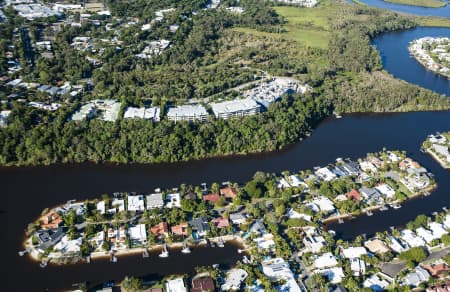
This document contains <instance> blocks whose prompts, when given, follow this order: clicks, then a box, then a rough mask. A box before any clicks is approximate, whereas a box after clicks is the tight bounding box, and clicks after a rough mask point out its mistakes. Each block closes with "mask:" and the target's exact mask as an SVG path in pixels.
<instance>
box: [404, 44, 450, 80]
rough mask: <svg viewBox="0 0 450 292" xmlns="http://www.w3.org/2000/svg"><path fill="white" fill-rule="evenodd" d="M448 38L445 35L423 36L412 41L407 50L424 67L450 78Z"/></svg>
mask: <svg viewBox="0 0 450 292" xmlns="http://www.w3.org/2000/svg"><path fill="white" fill-rule="evenodd" d="M449 48H450V39H449V38H446V37H440V38H432V37H423V38H420V39H416V40H414V41H412V42H411V43H410V45H409V47H408V50H409V52H410V53H411V55H413V56H414V58H415V59H416V60H417V61H418V62H419V63H420V64H422V66H424V67H425V68H427V69H428V70H430V71H433V72H434V73H436V74H439V75H441V76H444V77H446V78H450V68H449V67H450V65H449V64H450V63H449V62H448V61H447V59H449V60H450V54H449V53H447V50H448V49H449Z"/></svg>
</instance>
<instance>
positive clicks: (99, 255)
mask: <svg viewBox="0 0 450 292" xmlns="http://www.w3.org/2000/svg"><path fill="white" fill-rule="evenodd" d="M207 240H208V241H210V242H214V243H216V244H217V242H219V240H223V242H224V243H227V242H233V241H234V242H235V243H237V245H239V247H242V249H240V248H239V249H238V251H239V250H242V251H245V250H247V249H248V248H249V246H247V244H246V243H245V240H244V239H243V238H242V237H241V236H239V235H224V236H219V237H211V238H205V239H201V240H199V241H198V242H196V243H195V244H187V245H188V247H189V248H195V247H201V248H205V247H208V243H207ZM22 247H24V248H25V249H26V250H28V249H29V250H30V252H28V253H27V254H25V256H26V257H27V258H28V259H29V260H31V261H32V262H36V263H42V262H46V263H48V264H52V265H56V266H62V265H71V264H80V263H89V262H88V261H87V260H86V259H87V258H90V260H104V259H106V258H110V257H111V256H112V255H114V256H120V257H122V256H135V255H138V254H142V253H144V252H145V251H147V252H149V253H154V254H156V253H157V252H158V251H161V250H162V249H163V244H155V245H152V246H151V247H133V248H126V249H119V250H110V251H93V252H91V254H90V255H89V256H85V257H83V256H81V255H74V256H73V257H67V256H65V257H64V256H61V257H43V258H42V259H39V254H40V253H39V252H38V250H37V249H36V248H35V247H33V245H32V244H31V237H30V238H28V239H26V240H25V241H24V242H23V244H22ZM167 248H168V249H169V251H170V250H181V249H182V248H183V242H172V243H167ZM65 258H67V259H73V260H74V261H72V262H69V263H63V262H58V261H59V260H62V259H65ZM55 261H56V262H55Z"/></svg>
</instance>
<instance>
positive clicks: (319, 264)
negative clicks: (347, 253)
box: [314, 252, 338, 269]
mask: <svg viewBox="0 0 450 292" xmlns="http://www.w3.org/2000/svg"><path fill="white" fill-rule="evenodd" d="M337 264H338V262H337V260H336V257H335V256H334V255H332V254H331V252H327V253H324V254H323V255H321V256H317V257H316V259H315V260H314V267H315V268H316V269H324V268H331V267H335V266H337Z"/></svg>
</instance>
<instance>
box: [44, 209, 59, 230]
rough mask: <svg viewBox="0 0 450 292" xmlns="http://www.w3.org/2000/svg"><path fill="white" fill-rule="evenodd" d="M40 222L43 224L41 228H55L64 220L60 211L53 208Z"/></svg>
mask: <svg viewBox="0 0 450 292" xmlns="http://www.w3.org/2000/svg"><path fill="white" fill-rule="evenodd" d="M39 222H40V224H41V228H43V229H54V228H58V226H59V224H61V223H62V222H63V220H62V218H61V216H59V214H58V213H56V212H55V211H54V210H52V211H50V212H48V213H47V214H45V215H44V216H42V217H41V218H40V220H39Z"/></svg>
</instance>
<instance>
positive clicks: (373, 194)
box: [359, 187, 383, 204]
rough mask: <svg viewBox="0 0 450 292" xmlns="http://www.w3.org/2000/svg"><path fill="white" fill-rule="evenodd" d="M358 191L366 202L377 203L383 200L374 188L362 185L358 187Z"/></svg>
mask: <svg viewBox="0 0 450 292" xmlns="http://www.w3.org/2000/svg"><path fill="white" fill-rule="evenodd" d="M359 192H360V193H361V195H362V197H363V198H364V199H365V200H366V201H367V202H368V203H372V202H375V203H376V204H379V203H382V202H383V198H382V197H381V194H380V193H379V192H378V191H377V190H376V189H373V188H367V187H362V188H360V189H359Z"/></svg>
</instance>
